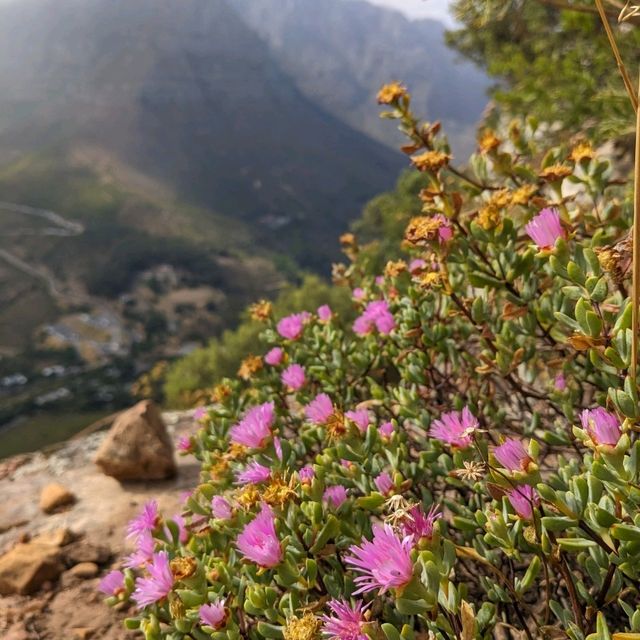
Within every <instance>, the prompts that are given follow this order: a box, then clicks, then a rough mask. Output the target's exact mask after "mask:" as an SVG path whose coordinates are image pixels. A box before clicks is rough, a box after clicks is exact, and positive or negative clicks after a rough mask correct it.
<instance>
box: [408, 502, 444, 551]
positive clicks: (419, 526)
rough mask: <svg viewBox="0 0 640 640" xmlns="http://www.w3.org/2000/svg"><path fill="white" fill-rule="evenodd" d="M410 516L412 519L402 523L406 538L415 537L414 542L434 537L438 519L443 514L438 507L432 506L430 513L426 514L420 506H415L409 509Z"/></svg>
mask: <svg viewBox="0 0 640 640" xmlns="http://www.w3.org/2000/svg"><path fill="white" fill-rule="evenodd" d="M409 515H410V516H411V519H409V518H407V519H406V520H404V522H403V523H402V528H403V530H404V535H405V536H413V540H414V542H417V541H418V540H420V538H429V540H430V539H431V538H432V537H433V527H434V525H435V523H436V520H437V519H438V518H441V517H442V514H441V513H439V511H438V506H437V505H435V504H432V505H431V507H430V508H429V511H427V513H425V512H424V511H423V509H422V507H421V506H420V505H415V506H414V507H411V509H409Z"/></svg>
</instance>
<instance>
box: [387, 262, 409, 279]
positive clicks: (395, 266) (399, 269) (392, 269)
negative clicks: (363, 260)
mask: <svg viewBox="0 0 640 640" xmlns="http://www.w3.org/2000/svg"><path fill="white" fill-rule="evenodd" d="M406 270H407V263H406V262H405V261H404V260H389V262H387V264H386V265H385V267H384V275H385V276H386V277H387V278H397V277H398V276H399V275H400V274H402V273H404V272H405V271H406Z"/></svg>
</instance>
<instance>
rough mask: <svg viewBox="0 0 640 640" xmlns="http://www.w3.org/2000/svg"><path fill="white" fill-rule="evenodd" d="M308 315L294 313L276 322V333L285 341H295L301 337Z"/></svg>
mask: <svg viewBox="0 0 640 640" xmlns="http://www.w3.org/2000/svg"><path fill="white" fill-rule="evenodd" d="M308 315H309V314H308V313H294V314H292V315H290V316H287V317H286V318H282V320H280V322H278V325H277V327H276V328H277V330H278V333H279V334H280V335H281V336H282V337H283V338H286V339H287V340H297V339H298V338H299V337H300V336H301V335H302V330H303V329H304V323H305V321H306V320H307V319H308Z"/></svg>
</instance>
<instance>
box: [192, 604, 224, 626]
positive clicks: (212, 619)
mask: <svg viewBox="0 0 640 640" xmlns="http://www.w3.org/2000/svg"><path fill="white" fill-rule="evenodd" d="M198 616H199V617H200V622H201V624H203V625H206V626H208V627H212V628H213V629H219V628H220V627H222V625H223V624H224V621H225V619H226V617H227V612H226V611H225V608H224V602H223V601H222V600H215V601H214V602H211V603H210V604H203V605H202V606H201V607H200V609H198Z"/></svg>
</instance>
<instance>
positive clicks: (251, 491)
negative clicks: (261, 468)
mask: <svg viewBox="0 0 640 640" xmlns="http://www.w3.org/2000/svg"><path fill="white" fill-rule="evenodd" d="M261 499H262V495H261V493H260V490H259V489H258V488H257V487H256V485H255V484H248V485H246V486H245V487H243V488H242V490H241V491H240V493H239V494H238V496H237V497H236V500H237V501H238V504H239V505H240V506H241V507H242V508H243V509H245V510H248V509H251V507H253V506H254V505H256V504H258V502H260V500H261Z"/></svg>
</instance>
